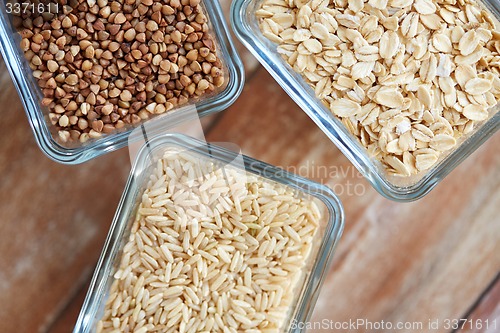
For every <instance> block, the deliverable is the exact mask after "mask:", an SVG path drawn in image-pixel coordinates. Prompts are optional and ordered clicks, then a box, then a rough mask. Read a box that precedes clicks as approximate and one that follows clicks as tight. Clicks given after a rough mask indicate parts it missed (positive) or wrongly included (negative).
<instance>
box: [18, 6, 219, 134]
mask: <svg viewBox="0 0 500 333" xmlns="http://www.w3.org/2000/svg"><path fill="white" fill-rule="evenodd" d="M58 3H59V8H60V12H59V13H49V12H46V13H42V14H40V15H38V13H30V12H26V13H23V14H22V16H23V17H22V18H23V21H22V24H23V29H22V30H21V31H20V34H21V36H22V41H21V48H22V50H23V51H24V54H25V56H26V59H27V60H28V61H29V65H30V67H31V68H32V69H33V75H34V76H35V77H36V78H37V79H38V84H39V86H40V88H41V89H42V92H43V96H44V98H43V100H42V102H41V103H42V104H43V105H44V106H47V107H48V108H49V110H50V114H49V121H50V122H51V123H52V124H53V125H54V126H56V128H57V131H58V137H59V140H60V142H63V143H64V142H70V141H80V142H85V141H87V140H89V139H90V138H99V137H101V136H102V134H106V133H112V132H114V131H116V130H119V129H121V128H124V127H126V126H130V125H137V124H138V123H140V122H142V121H144V120H147V119H149V118H150V117H152V116H153V115H157V114H161V113H164V112H167V111H169V110H171V109H173V108H174V107H176V106H179V105H182V104H185V103H187V102H188V101H190V100H192V99H195V98H198V97H199V96H203V95H205V94H208V93H211V92H213V91H214V90H215V89H216V88H217V87H220V86H222V85H223V84H224V76H223V70H222V63H221V60H220V59H219V58H218V55H217V50H216V43H215V41H214V39H213V36H211V34H210V31H209V26H208V22H207V16H206V15H205V13H204V11H203V9H202V6H201V4H200V0H115V1H108V0H97V1H96V0H70V1H66V0H62V1H58Z"/></svg>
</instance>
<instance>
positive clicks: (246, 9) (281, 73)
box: [231, 0, 500, 201]
mask: <svg viewBox="0 0 500 333" xmlns="http://www.w3.org/2000/svg"><path fill="white" fill-rule="evenodd" d="M262 1H263V0H234V1H233V3H232V8H231V21H232V25H233V28H234V30H235V33H236V35H237V37H238V38H239V39H240V40H241V42H242V43H243V44H244V45H245V46H246V47H247V48H248V49H249V50H250V52H252V54H253V55H254V56H255V57H256V58H257V59H258V60H259V62H260V63H261V64H262V65H263V66H264V67H265V68H266V69H267V71H269V73H270V74H271V75H272V76H273V78H274V79H275V80H276V81H277V82H278V83H279V84H280V86H281V87H282V88H283V89H284V90H285V91H286V93H287V94H288V95H289V96H290V97H291V98H292V99H293V100H294V101H295V102H296V103H297V104H298V105H299V106H300V107H301V108H302V110H303V111H304V112H305V113H306V114H307V115H308V116H309V117H310V118H311V119H312V120H313V121H314V122H315V123H316V125H317V126H318V127H319V128H320V129H321V130H322V131H323V132H324V133H325V134H326V135H327V136H328V138H329V139H330V140H331V141H333V142H334V143H335V145H336V146H337V147H338V148H339V149H340V151H342V153H344V155H346V157H347V158H348V159H349V160H350V161H351V162H352V163H353V164H354V165H355V166H356V168H357V169H358V170H359V172H360V173H361V174H363V175H364V176H365V177H366V178H367V179H368V181H369V182H370V183H371V184H372V186H373V187H374V188H375V189H376V190H377V191H378V192H379V193H380V194H382V195H383V196H385V197H386V198H389V199H392V200H395V201H412V200H417V199H419V198H421V197H423V196H424V195H426V194H427V193H429V192H430V191H431V190H432V189H433V188H434V187H435V186H436V185H437V184H438V183H439V182H440V181H441V180H442V179H443V178H444V177H445V176H446V175H447V174H448V173H450V172H451V171H452V170H453V169H454V168H455V167H456V166H457V165H458V164H460V162H462V161H463V160H464V159H465V158H466V157H467V156H469V155H470V154H471V153H472V152H474V151H475V150H476V149H477V148H478V147H479V146H480V145H481V144H482V143H483V142H485V141H486V140H487V139H488V138H489V137H491V136H492V135H493V134H494V133H495V132H496V131H497V130H498V128H499V125H500V112H496V111H498V109H499V105H498V104H497V105H496V106H495V107H494V108H493V110H490V117H489V118H488V119H487V120H485V121H484V122H482V123H480V124H479V123H478V124H476V127H475V129H474V131H473V132H472V133H470V134H468V135H467V136H464V137H463V138H461V139H460V140H458V142H457V146H456V147H455V148H454V149H453V150H451V151H448V152H446V153H443V154H442V155H441V157H440V159H439V160H438V163H437V164H436V165H434V166H433V167H432V168H431V169H429V170H427V171H425V172H421V173H419V174H417V175H414V176H410V177H398V176H393V175H390V174H389V173H388V172H387V171H386V170H385V168H384V167H383V166H382V164H381V163H380V162H379V161H378V160H377V159H376V158H373V157H371V156H369V154H368V152H367V150H366V148H364V147H363V146H362V145H361V143H360V142H359V140H358V139H357V138H356V137H355V136H354V135H352V134H351V133H349V131H348V130H347V128H346V127H345V126H344V125H343V124H342V123H341V121H340V120H339V118H337V117H336V116H334V115H333V113H332V112H331V111H330V110H328V108H326V107H325V106H324V105H323V104H322V103H321V101H320V100H319V99H318V98H316V96H315V93H314V90H313V89H312V88H311V87H310V86H309V85H308V84H307V83H306V82H305V80H304V79H303V78H302V76H301V75H300V74H298V73H297V72H295V71H294V70H293V69H292V67H291V66H290V65H289V64H288V63H286V61H285V60H284V59H283V58H282V57H281V55H280V54H278V52H277V46H278V45H277V44H275V43H273V42H271V41H270V40H269V39H267V38H266V37H264V35H263V34H262V32H261V30H260V28H259V21H258V18H257V17H256V15H255V12H256V10H258V9H259V7H260V4H261V3H262ZM478 3H479V4H482V5H484V6H485V7H487V8H488V9H489V11H490V12H491V13H492V14H493V17H494V18H495V19H496V20H498V18H499V17H500V2H499V1H498V0H483V1H481V0H478ZM497 27H500V25H498V26H497Z"/></svg>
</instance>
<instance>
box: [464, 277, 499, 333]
mask: <svg viewBox="0 0 500 333" xmlns="http://www.w3.org/2000/svg"><path fill="white" fill-rule="evenodd" d="M467 319H468V320H467V322H466V323H465V324H464V327H463V329H462V328H460V329H459V330H457V333H481V332H484V333H496V332H500V275H498V276H497V279H496V280H495V281H494V283H493V284H492V285H491V287H490V288H488V290H486V292H485V293H484V295H483V297H482V298H481V299H479V303H478V304H477V305H476V306H475V307H474V308H473V310H472V312H471V313H470V315H469V316H468V317H467Z"/></svg>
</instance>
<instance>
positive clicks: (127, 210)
mask: <svg viewBox="0 0 500 333" xmlns="http://www.w3.org/2000/svg"><path fill="white" fill-rule="evenodd" d="M172 148H174V149H179V150H181V151H183V152H189V154H192V155H191V156H196V157H202V158H203V159H206V160H207V161H210V162H213V163H219V164H220V165H227V164H229V163H231V162H232V161H233V160H234V159H235V157H236V156H237V154H235V153H234V152H232V151H230V150H227V149H225V148H222V147H220V146H215V145H211V144H208V145H207V144H206V143H202V142H201V141H198V140H196V139H193V138H191V137H187V136H185V135H180V134H164V135H161V136H157V137H155V138H154V139H152V140H151V141H149V142H147V143H146V144H145V145H143V147H142V148H141V150H140V151H139V153H138V155H137V158H136V161H135V163H134V165H133V167H132V170H131V172H130V176H129V179H128V182H127V185H126V188H125V191H124V193H123V196H122V198H121V201H120V204H119V206H118V209H117V211H116V214H115V217H114V220H113V223H112V226H111V229H110V232H109V234H108V237H107V240H106V243H105V246H104V249H103V251H102V254H101V257H100V259H99V262H98V264H97V268H96V270H95V272H94V276H93V278H92V282H91V284H90V287H89V291H88V293H87V296H86V298H85V301H84V304H83V307H82V310H81V312H80V315H79V318H78V320H77V323H76V326H75V328H74V331H73V333H91V332H95V331H96V325H97V322H98V321H99V320H100V319H101V318H102V315H103V310H104V305H105V303H106V300H107V298H108V296H109V290H110V286H111V284H112V281H113V275H114V274H115V272H116V270H117V269H118V265H119V262H120V259H121V253H122V249H123V247H124V245H125V243H126V241H127V240H128V236H129V234H130V230H131V227H132V224H133V221H134V219H135V214H136V212H137V209H138V206H139V203H140V201H141V194H142V193H143V192H144V187H145V186H146V183H147V181H148V179H149V175H150V174H151V172H152V171H153V169H154V167H155V166H156V165H157V163H156V161H157V160H158V158H161V157H162V155H163V152H164V151H165V150H167V149H172ZM243 161H244V163H242V165H241V167H238V166H234V167H235V168H237V169H241V168H242V167H243V164H244V169H245V170H241V171H243V172H246V174H253V175H257V176H260V177H262V178H263V179H264V181H269V182H277V183H281V184H284V185H286V186H288V187H290V188H291V189H292V190H293V192H294V193H295V195H297V196H301V197H306V198H308V199H311V200H313V201H314V202H315V203H316V204H317V205H318V207H319V208H320V211H321V213H322V219H321V221H320V224H319V229H318V230H317V232H316V234H315V236H314V239H313V242H312V244H313V247H312V249H311V252H310V254H309V257H308V261H307V262H306V264H305V267H304V269H303V274H301V275H302V278H301V280H300V281H301V282H302V283H301V284H300V283H299V286H298V289H297V290H296V293H294V294H295V296H294V300H295V301H294V303H293V305H292V307H291V309H290V311H289V313H288V316H287V324H286V325H285V327H289V326H290V324H291V323H292V320H294V321H295V322H305V321H307V320H308V318H309V317H310V315H311V313H312V310H313V308H314V304H315V302H316V299H317V297H318V294H319V289H320V286H321V284H322V282H323V278H324V276H325V273H326V272H327V271H328V267H329V263H330V260H331V258H332V254H333V251H334V248H335V246H336V244H337V242H338V240H339V237H340V235H341V233H342V230H343V220H344V214H343V209H342V205H341V203H340V201H339V200H338V198H337V197H336V196H335V194H334V193H333V192H332V191H331V190H330V189H329V188H327V187H326V186H323V185H320V184H317V183H314V182H311V181H309V180H307V179H304V178H301V177H298V176H295V175H293V174H290V173H288V172H286V171H284V170H282V169H279V168H276V167H274V166H271V165H269V164H266V163H263V162H260V161H257V160H254V159H252V158H249V157H246V156H243ZM231 167H233V166H231ZM299 331H301V330H299V329H291V328H290V329H288V328H287V329H286V330H284V332H299Z"/></svg>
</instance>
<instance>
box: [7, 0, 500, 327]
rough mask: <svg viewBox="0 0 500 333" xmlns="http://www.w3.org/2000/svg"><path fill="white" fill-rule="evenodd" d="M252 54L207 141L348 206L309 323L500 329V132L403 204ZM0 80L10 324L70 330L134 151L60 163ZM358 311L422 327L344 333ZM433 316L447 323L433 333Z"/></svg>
mask: <svg viewBox="0 0 500 333" xmlns="http://www.w3.org/2000/svg"><path fill="white" fill-rule="evenodd" d="M226 6H227V5H226ZM243 58H244V59H245V63H246V67H247V84H246V86H245V90H244V92H243V94H242V96H241V98H240V99H239V100H238V101H237V102H236V103H235V104H234V105H233V106H232V107H231V108H229V109H228V110H227V111H225V112H224V113H221V114H220V115H217V116H215V117H211V118H209V119H208V120H204V125H205V129H206V136H207V139H208V140H209V141H229V142H233V143H236V144H238V145H239V146H240V147H241V148H242V149H243V152H244V153H245V154H247V155H250V156H252V157H255V158H257V159H260V160H263V161H266V162H269V163H272V164H275V165H278V166H282V167H284V168H286V169H288V170H291V171H295V172H297V173H299V174H301V175H302V176H306V177H308V178H311V179H314V180H316V181H319V182H322V183H324V184H326V185H328V186H331V187H332V188H333V189H334V190H335V191H336V192H337V193H338V194H339V196H340V198H341V200H342V202H343V204H344V207H345V211H346V226H345V231H344V235H343V237H342V240H341V242H340V244H339V246H338V248H337V251H336V255H335V259H334V263H333V265H332V267H331V268H330V270H329V273H328V276H327V278H326V281H325V284H324V287H323V289H322V292H321V295H320V297H319V300H318V303H317V306H316V309H315V312H314V315H313V318H312V319H311V321H312V322H316V323H317V322H321V321H322V320H329V322H328V325H330V326H331V329H326V330H325V329H323V330H311V331H313V332H315V331H325V332H326V331H331V332H347V331H349V332H365V331H366V332H368V331H374V332H375V331H376V332H450V331H452V330H451V329H446V328H445V325H444V324H445V320H446V319H459V318H464V319H465V318H467V319H474V320H476V319H482V320H486V319H489V321H490V323H491V322H492V321H493V320H496V324H497V329H496V330H494V329H491V327H490V330H489V331H488V332H500V274H499V272H500V220H499V215H500V208H499V207H500V172H499V167H500V154H499V153H500V148H499V147H500V135H499V134H497V135H495V136H494V137H493V138H492V139H491V140H489V141H488V142H487V143H486V144H484V145H483V146H482V147H481V148H480V149H479V150H478V151H477V152H475V153H474V154H473V155H472V156H471V157H469V158H468V159H467V160H466V161H465V162H464V163H462V165H460V166H459V167H458V168H457V169H456V170H455V171H453V172H452V173H451V174H450V175H449V176H448V177H447V178H446V179H445V180H444V181H443V182H442V183H441V184H440V185H439V186H438V187H437V188H436V189H435V190H434V191H433V192H431V193H430V194H429V195H428V196H427V197H425V198H424V199H422V200H420V201H418V202H414V203H410V204H400V203H395V202H391V201H389V200H386V199H384V198H383V197H381V196H380V195H379V194H378V193H376V192H375V190H373V189H372V188H371V187H370V185H369V184H368V182H367V181H365V180H364V179H363V178H362V177H361V176H360V174H359V173H358V172H357V171H356V169H355V168H354V167H353V166H352V165H351V164H350V162H349V161H348V160H347V159H346V158H345V157H344V156H343V155H342V154H341V153H340V152H339V150H338V149H337V148H336V147H335V146H334V145H333V144H332V143H331V142H330V141H329V140H328V139H327V138H326V136H325V135H324V134H323V133H322V132H321V131H320V130H319V129H318V128H317V127H316V126H315V125H314V124H313V122H312V121H311V120H310V119H309V118H308V117H307V116H306V115H305V114H304V113H303V112H302V111H301V110H300V109H299V108H298V107H297V106H296V105H295V104H294V103H293V102H292V101H291V100H290V99H289V98H288V96H287V95H286V94H285V93H284V92H283V91H282V90H281V88H280V87H279V86H278V85H277V84H276V83H275V82H274V80H273V79H272V78H271V77H270V76H269V74H268V73H267V72H266V71H265V70H263V69H262V68H261V67H259V66H257V65H256V62H255V60H254V59H253V58H251V57H250V56H249V55H248V54H247V53H244V54H243ZM0 87H1V89H0V106H1V111H0V112H1V114H2V121H1V122H0V173H1V175H2V177H1V178H0V220H1V221H2V222H1V224H0V332H2V333H24V332H27V333H32V332H51V333H59V332H61V333H62V332H70V331H71V330H72V327H73V325H74V323H75V320H76V317H77V315H78V312H79V310H80V307H81V304H82V302H83V298H84V296H85V293H86V290H87V287H88V282H89V279H90V277H91V274H92V271H93V269H94V266H95V264H96V262H97V258H98V256H99V253H100V251H101V247H102V245H103V243H104V239H105V237H106V234H107V231H108V229H109V225H110V222H111V220H112V217H113V214H114V211H115V209H116V207H117V205H118V200H119V198H120V195H121V192H122V190H123V187H124V185H125V180H126V176H127V173H128V164H129V162H128V154H127V151H126V150H121V151H118V152H114V153H111V154H109V155H107V156H104V157H101V158H99V159H97V160H94V161H91V162H88V163H86V164H83V165H79V166H63V165H59V164H56V163H54V162H52V161H50V160H49V159H48V158H46V157H45V156H44V155H43V154H42V153H41V152H40V150H39V149H38V147H37V146H36V143H35V141H34V138H33V135H32V133H31V130H30V128H29V126H28V122H27V120H26V116H25V114H24V111H23V107H22V105H21V103H20V101H19V98H18V96H17V94H16V92H15V89H14V86H13V85H12V82H11V80H10V77H9V75H8V74H7V72H6V68H5V65H4V64H3V63H2V64H1V65H0ZM277 129H279V130H277ZM325 170H327V172H326V173H325ZM358 319H359V320H361V319H363V320H365V321H370V322H371V323H372V324H373V325H376V324H377V323H379V322H380V321H382V320H383V321H385V322H391V323H394V324H395V323H397V322H402V323H407V325H411V324H412V323H422V325H423V328H424V329H423V330H419V329H413V330H412V329H408V330H395V329H393V330H388V329H386V330H375V329H373V330H370V329H363V328H362V327H360V328H358V329H357V330H350V329H335V323H337V325H339V324H342V323H343V322H349V321H357V320H358ZM429 320H431V321H432V322H433V323H434V322H436V321H439V324H440V325H439V327H438V328H437V329H435V330H431V329H427V325H428V322H429ZM330 321H331V322H330ZM323 323H325V322H323ZM408 323H409V324H408ZM459 331H460V332H469V331H470V332H472V331H474V332H486V331H487V330H485V329H480V330H470V329H464V330H459Z"/></svg>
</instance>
